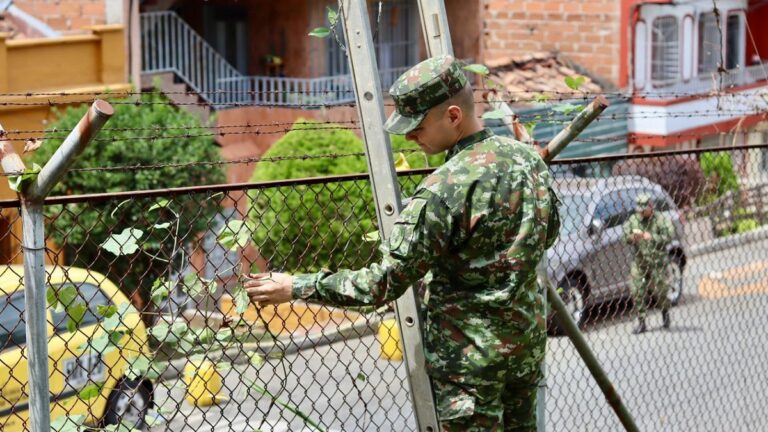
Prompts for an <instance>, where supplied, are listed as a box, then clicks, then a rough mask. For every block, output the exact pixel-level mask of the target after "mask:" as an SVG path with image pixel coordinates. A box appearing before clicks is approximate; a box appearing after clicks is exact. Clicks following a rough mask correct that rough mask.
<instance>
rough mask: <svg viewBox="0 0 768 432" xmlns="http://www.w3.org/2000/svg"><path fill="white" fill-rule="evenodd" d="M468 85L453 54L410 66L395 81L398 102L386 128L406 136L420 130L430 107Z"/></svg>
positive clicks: (392, 90)
mask: <svg viewBox="0 0 768 432" xmlns="http://www.w3.org/2000/svg"><path fill="white" fill-rule="evenodd" d="M465 85H467V76H466V75H465V74H464V71H463V70H462V67H461V63H460V62H459V61H457V60H456V59H455V58H453V56H450V55H441V56H437V57H432V58H429V59H427V60H424V61H423V62H421V63H419V64H417V65H416V66H414V67H412V68H411V69H409V70H408V71H407V72H405V73H404V74H402V75H400V77H399V78H398V79H397V81H395V83H394V84H392V87H390V89H389V94H390V96H392V99H394V101H395V112H393V113H392V115H391V116H389V119H388V120H387V122H386V123H385V124H384V129H386V130H387V131H389V132H390V133H393V134H397V135H405V134H407V133H408V132H410V131H412V130H414V129H416V127H418V126H419V124H420V123H421V121H422V120H424V117H425V116H426V115H427V111H429V110H430V108H432V107H434V106H436V105H439V104H441V103H443V102H445V101H446V100H448V99H449V98H450V97H451V96H453V95H455V94H457V93H458V92H459V91H461V89H463V88H464V86H465Z"/></svg>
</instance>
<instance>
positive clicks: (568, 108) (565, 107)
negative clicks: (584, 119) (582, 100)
mask: <svg viewBox="0 0 768 432" xmlns="http://www.w3.org/2000/svg"><path fill="white" fill-rule="evenodd" d="M580 109H584V108H583V107H582V106H581V105H574V104H570V103H562V104H559V105H555V106H553V107H552V111H555V112H559V113H563V114H565V115H568V114H570V113H572V112H574V111H580Z"/></svg>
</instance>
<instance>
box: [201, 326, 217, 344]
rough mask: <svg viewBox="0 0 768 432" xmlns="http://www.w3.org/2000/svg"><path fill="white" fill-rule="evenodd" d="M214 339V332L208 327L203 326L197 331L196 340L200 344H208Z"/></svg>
mask: <svg viewBox="0 0 768 432" xmlns="http://www.w3.org/2000/svg"><path fill="white" fill-rule="evenodd" d="M214 340H216V332H215V331H213V329H211V328H210V327H205V328H202V329H200V330H198V331H197V342H198V343H200V344H201V345H208V344H210V343H211V342H213V341H214Z"/></svg>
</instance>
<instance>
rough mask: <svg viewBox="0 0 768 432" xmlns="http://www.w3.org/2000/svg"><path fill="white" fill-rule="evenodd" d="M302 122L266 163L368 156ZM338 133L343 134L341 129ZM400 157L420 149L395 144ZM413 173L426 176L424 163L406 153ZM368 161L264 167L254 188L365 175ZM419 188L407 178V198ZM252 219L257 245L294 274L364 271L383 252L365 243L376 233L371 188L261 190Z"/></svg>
mask: <svg viewBox="0 0 768 432" xmlns="http://www.w3.org/2000/svg"><path fill="white" fill-rule="evenodd" d="M317 125H318V123H316V122H313V121H306V120H298V121H297V122H296V123H295V124H294V125H293V128H292V130H291V131H290V132H288V133H287V134H286V135H285V136H284V137H282V138H281V139H280V140H278V141H277V142H276V143H275V144H274V145H272V147H271V148H270V149H269V150H268V151H267V152H266V153H265V154H264V157H265V158H277V157H285V156H301V155H327V154H350V153H363V152H364V145H363V142H362V140H361V139H360V138H359V137H358V136H357V135H355V134H354V133H353V132H351V131H349V130H344V129H341V128H340V127H339V126H337V125H336V126H335V125H331V127H334V126H335V127H334V128H331V127H329V126H328V125H327V124H324V125H323V127H328V130H317ZM336 127H338V128H336ZM392 147H393V149H394V150H395V151H403V150H406V149H413V148H417V147H416V145H415V144H412V143H408V142H406V141H405V139H404V138H402V137H394V136H393V137H392ZM406 158H407V160H408V163H409V165H410V167H411V168H423V167H425V166H426V163H427V161H429V162H430V163H433V161H434V163H439V161H440V157H439V156H438V157H434V156H433V157H430V158H425V156H424V155H423V154H422V153H408V154H406ZM367 171H368V164H367V162H366V160H365V157H364V156H348V157H339V158H317V159H295V160H282V161H276V162H261V163H259V164H258V165H257V166H256V170H255V172H254V174H253V177H252V178H251V180H252V181H254V182H260V181H269V180H282V179H297V178H305V177H323V176H334V175H343V174H354V173H365V172H367ZM416 183H417V181H414V179H410V180H403V179H402V178H401V185H402V186H401V190H403V193H404V194H405V195H408V193H411V192H412V191H413V189H414V187H415V184H416ZM249 198H250V200H251V203H252V206H251V211H250V213H249V218H250V219H251V220H252V221H253V223H254V225H255V227H256V228H255V232H254V241H255V243H256V246H257V248H258V249H259V251H260V253H261V255H262V256H263V257H264V258H265V259H266V260H267V261H268V262H269V263H270V265H271V267H272V268H274V269H278V270H282V271H289V272H309V271H317V270H318V269H319V268H321V267H329V268H334V269H335V268H340V267H358V266H361V265H365V264H366V263H368V262H369V261H370V260H371V259H372V258H374V257H375V255H376V249H377V246H378V244H377V243H375V242H368V241H364V240H363V236H364V235H365V234H367V233H370V232H371V231H374V230H376V229H377V227H376V225H377V222H376V213H375V210H374V203H373V195H372V192H371V189H370V185H369V182H368V180H359V181H348V182H334V183H325V184H318V185H302V186H283V187H274V188H268V189H256V190H253V191H251V192H250V193H249Z"/></svg>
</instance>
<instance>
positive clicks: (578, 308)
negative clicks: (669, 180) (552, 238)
mask: <svg viewBox="0 0 768 432" xmlns="http://www.w3.org/2000/svg"><path fill="white" fill-rule="evenodd" d="M554 187H555V190H556V192H557V194H558V197H559V198H560V200H561V202H562V205H561V207H560V218H561V223H562V226H561V230H560V237H559V239H558V240H557V242H556V243H555V245H554V246H553V247H552V248H551V249H550V250H549V251H548V253H547V257H546V262H545V263H543V265H542V266H541V267H540V269H542V270H543V269H544V268H546V274H542V273H541V272H540V278H543V279H545V281H546V282H547V283H551V284H555V286H556V287H557V288H560V289H561V296H562V298H563V301H564V302H565V304H566V306H567V308H568V311H569V313H570V315H571V317H572V318H573V319H574V321H575V322H576V323H577V324H579V325H582V324H584V322H585V321H586V319H587V315H588V313H587V312H588V310H589V308H590V306H593V305H596V304H598V303H602V302H605V301H608V300H614V299H618V298H624V297H627V296H629V294H630V265H631V264H632V260H633V253H632V248H631V247H630V246H629V245H628V244H627V243H625V242H624V241H623V239H622V234H623V230H622V224H623V223H624V222H625V221H626V220H627V219H628V218H629V216H630V215H632V213H633V212H634V211H635V198H636V197H637V195H638V194H639V193H647V194H649V195H650V196H651V197H652V200H653V203H654V207H655V209H656V212H657V213H661V214H663V215H665V216H667V217H669V218H670V219H671V220H672V223H673V225H674V227H675V236H674V238H673V240H672V241H671V242H670V244H669V245H668V250H669V266H668V268H667V278H668V282H669V284H670V291H669V298H670V300H671V301H672V304H673V305H676V304H677V303H678V302H679V301H680V298H681V297H682V293H683V277H682V273H683V268H684V267H685V260H686V254H685V250H684V248H683V222H684V220H683V216H682V214H681V213H680V211H679V210H678V209H677V207H676V206H675V203H674V201H673V200H672V198H671V197H670V196H669V195H668V194H667V193H666V192H665V191H664V190H663V189H662V188H661V186H659V185H658V184H656V183H653V182H651V181H650V180H648V179H647V178H645V177H639V176H617V177H608V178H582V177H566V178H557V179H556V180H555V184H554ZM550 322H551V323H552V324H554V327H553V330H555V332H558V331H559V327H558V323H557V320H551V321H550Z"/></svg>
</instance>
